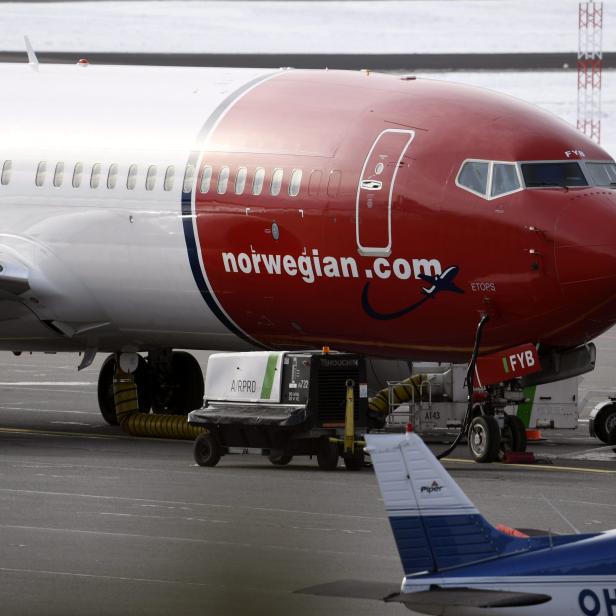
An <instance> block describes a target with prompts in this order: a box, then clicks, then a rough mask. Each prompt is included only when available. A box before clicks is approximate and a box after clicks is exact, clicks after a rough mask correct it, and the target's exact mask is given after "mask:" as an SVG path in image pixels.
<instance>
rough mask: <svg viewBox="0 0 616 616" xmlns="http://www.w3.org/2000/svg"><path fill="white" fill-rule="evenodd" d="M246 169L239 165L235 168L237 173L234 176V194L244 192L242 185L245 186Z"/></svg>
mask: <svg viewBox="0 0 616 616" xmlns="http://www.w3.org/2000/svg"><path fill="white" fill-rule="evenodd" d="M247 174H248V171H247V170H246V167H240V168H239V169H238V170H237V175H236V176H235V194H236V195H241V194H242V193H243V192H244V187H245V186H246V175H247Z"/></svg>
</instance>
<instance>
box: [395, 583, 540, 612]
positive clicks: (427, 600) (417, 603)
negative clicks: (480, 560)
mask: <svg viewBox="0 0 616 616" xmlns="http://www.w3.org/2000/svg"><path fill="white" fill-rule="evenodd" d="M551 599H552V597H550V595H542V594H538V593H527V592H507V591H501V590H483V589H480V588H439V587H433V588H432V589H431V590H422V591H419V592H410V593H397V594H395V595H391V596H389V597H387V599H385V600H386V601H387V602H388V603H389V602H396V603H404V605H406V606H407V607H408V608H410V609H412V610H416V611H418V612H421V611H424V610H425V609H426V608H432V607H437V608H441V607H476V608H488V607H527V606H529V605H541V604H542V603H547V602H548V601H551Z"/></svg>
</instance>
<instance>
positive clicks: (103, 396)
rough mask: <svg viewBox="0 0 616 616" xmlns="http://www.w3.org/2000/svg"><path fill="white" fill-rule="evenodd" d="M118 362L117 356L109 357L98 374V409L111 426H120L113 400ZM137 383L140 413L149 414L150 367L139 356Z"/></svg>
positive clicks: (150, 403)
mask: <svg viewBox="0 0 616 616" xmlns="http://www.w3.org/2000/svg"><path fill="white" fill-rule="evenodd" d="M115 366H116V360H115V355H109V357H107V359H105V361H104V362H103V365H102V366H101V370H100V372H99V374H98V388H97V393H98V408H99V410H100V412H101V415H102V416H103V419H104V420H105V421H106V422H107V423H108V424H109V425H110V426H117V425H118V418H117V417H116V410H115V402H114V399H113V375H114V374H115ZM135 382H136V383H137V395H138V397H139V411H140V412H141V413H149V412H150V407H151V406H152V397H151V394H150V383H149V378H148V367H147V363H146V361H145V359H144V358H143V357H141V355H140V356H139V365H138V367H137V371H136V372H135Z"/></svg>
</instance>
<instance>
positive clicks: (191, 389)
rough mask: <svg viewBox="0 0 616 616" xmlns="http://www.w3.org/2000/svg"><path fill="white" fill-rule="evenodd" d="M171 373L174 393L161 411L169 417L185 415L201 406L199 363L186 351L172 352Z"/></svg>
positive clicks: (201, 376)
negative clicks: (169, 415)
mask: <svg viewBox="0 0 616 616" xmlns="http://www.w3.org/2000/svg"><path fill="white" fill-rule="evenodd" d="M171 372H172V374H173V382H174V385H175V387H174V391H173V394H172V396H171V400H170V401H169V405H168V406H167V408H166V409H165V410H164V411H163V412H164V413H169V414H171V415H187V414H188V413H190V411H194V410H195V409H200V408H201V407H202V406H203V395H204V385H203V372H202V371H201V366H200V365H199V362H198V361H197V360H196V359H195V358H194V356H192V355H191V354H190V353H186V351H173V353H172V354H171Z"/></svg>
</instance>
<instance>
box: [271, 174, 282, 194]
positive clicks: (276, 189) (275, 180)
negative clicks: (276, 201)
mask: <svg viewBox="0 0 616 616" xmlns="http://www.w3.org/2000/svg"><path fill="white" fill-rule="evenodd" d="M281 187H282V169H274V173H272V182H271V184H270V194H271V195H272V196H273V197H276V196H278V195H279V194H280V188H281Z"/></svg>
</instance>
